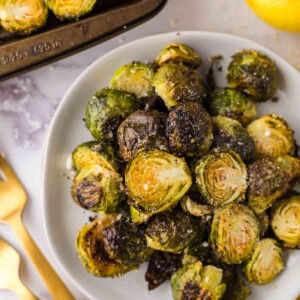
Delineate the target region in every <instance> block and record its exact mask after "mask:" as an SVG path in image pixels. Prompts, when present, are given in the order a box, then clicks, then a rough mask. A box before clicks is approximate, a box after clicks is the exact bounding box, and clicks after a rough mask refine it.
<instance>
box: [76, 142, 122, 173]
mask: <svg viewBox="0 0 300 300" xmlns="http://www.w3.org/2000/svg"><path fill="white" fill-rule="evenodd" d="M72 159H73V165H74V167H75V168H76V170H77V171H79V170H81V169H82V168H83V167H86V166H88V165H100V166H101V167H103V168H105V169H109V170H112V171H114V170H118V169H119V159H118V157H117V154H116V153H115V150H114V148H113V147H112V146H111V145H108V144H106V143H103V142H99V141H92V142H86V143H83V144H80V145H79V146H78V147H76V149H75V150H74V152H73V154H72Z"/></svg>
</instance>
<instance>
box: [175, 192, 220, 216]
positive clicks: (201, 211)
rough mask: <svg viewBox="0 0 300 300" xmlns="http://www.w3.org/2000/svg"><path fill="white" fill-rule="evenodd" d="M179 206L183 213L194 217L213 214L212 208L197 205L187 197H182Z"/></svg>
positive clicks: (200, 204)
mask: <svg viewBox="0 0 300 300" xmlns="http://www.w3.org/2000/svg"><path fill="white" fill-rule="evenodd" d="M180 204H181V207H182V209H183V210H184V211H186V212H189V213H190V214H191V215H193V216H196V217H203V216H206V215H211V214H212V213H213V212H214V207H213V206H211V205H205V204H202V203H197V202H195V201H194V200H193V199H192V198H191V197H190V196H189V195H184V196H183V198H182V199H181V201H180Z"/></svg>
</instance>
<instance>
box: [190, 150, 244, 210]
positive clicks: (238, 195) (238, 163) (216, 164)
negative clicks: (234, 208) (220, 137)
mask: <svg viewBox="0 0 300 300" xmlns="http://www.w3.org/2000/svg"><path fill="white" fill-rule="evenodd" d="M195 175H196V183H197V185H198V188H199V191H200V194H201V195H202V197H203V199H204V200H205V201H206V202H207V203H209V204H211V205H213V206H215V207H220V206H223V205H225V204H228V203H231V202H234V201H240V200H244V199H245V193H246V189H247V169H246V166H245V164H244V163H243V161H242V160H241V158H240V156H239V155H238V154H237V153H235V152H234V151H231V150H222V149H215V150H213V151H212V152H211V153H209V154H207V155H206V156H204V157H203V158H202V159H200V160H199V161H198V163H197V165H196V169H195Z"/></svg>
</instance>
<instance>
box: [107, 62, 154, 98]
mask: <svg viewBox="0 0 300 300" xmlns="http://www.w3.org/2000/svg"><path fill="white" fill-rule="evenodd" d="M153 77H154V70H153V67H152V66H151V65H149V64H144V63H141V62H133V63H131V64H128V65H125V66H123V67H121V68H119V69H118V70H117V71H116V73H115V74H114V76H113V78H112V79H111V81H110V87H111V88H113V89H117V90H121V91H125V92H128V93H131V94H135V95H136V96H137V98H144V97H151V96H153V95H154V87H153V86H152V81H153Z"/></svg>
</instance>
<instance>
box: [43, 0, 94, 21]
mask: <svg viewBox="0 0 300 300" xmlns="http://www.w3.org/2000/svg"><path fill="white" fill-rule="evenodd" d="M96 1H97V0H76V1H68V0H45V2H46V4H47V5H48V7H49V8H50V9H51V10H52V11H53V13H54V14H55V16H56V17H57V18H59V19H61V20H70V19H78V18H79V17H81V16H83V15H86V14H88V13H89V12H91V10H92V9H93V7H94V5H95V4H96Z"/></svg>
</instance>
